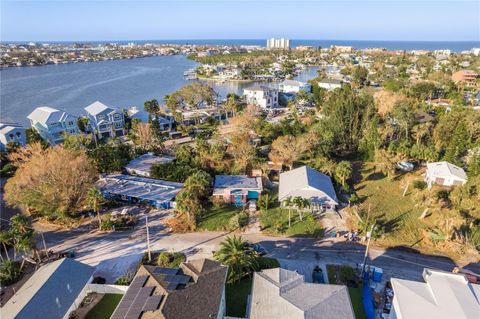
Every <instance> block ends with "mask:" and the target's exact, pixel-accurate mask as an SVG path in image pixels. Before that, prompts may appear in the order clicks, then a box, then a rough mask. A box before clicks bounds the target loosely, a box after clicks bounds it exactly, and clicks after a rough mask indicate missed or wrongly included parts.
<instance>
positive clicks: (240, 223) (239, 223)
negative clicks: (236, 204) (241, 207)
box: [228, 212, 248, 230]
mask: <svg viewBox="0 0 480 319" xmlns="http://www.w3.org/2000/svg"><path fill="white" fill-rule="evenodd" d="M247 225H248V213H247V212H240V213H238V214H235V215H233V216H232V218H230V220H229V222H228V229H229V230H235V229H238V228H242V227H245V226H247Z"/></svg>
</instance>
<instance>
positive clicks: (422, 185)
mask: <svg viewBox="0 0 480 319" xmlns="http://www.w3.org/2000/svg"><path fill="white" fill-rule="evenodd" d="M413 188H415V189H419V190H424V189H425V188H427V183H426V182H425V181H414V182H413Z"/></svg>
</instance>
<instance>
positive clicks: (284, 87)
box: [280, 80, 312, 93]
mask: <svg viewBox="0 0 480 319" xmlns="http://www.w3.org/2000/svg"><path fill="white" fill-rule="evenodd" d="M311 90H312V86H311V85H310V83H306V82H300V81H293V80H285V81H283V82H282V83H280V91H282V92H284V93H299V92H300V91H303V92H307V93H308V92H310V91H311Z"/></svg>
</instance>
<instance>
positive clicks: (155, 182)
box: [96, 174, 183, 208]
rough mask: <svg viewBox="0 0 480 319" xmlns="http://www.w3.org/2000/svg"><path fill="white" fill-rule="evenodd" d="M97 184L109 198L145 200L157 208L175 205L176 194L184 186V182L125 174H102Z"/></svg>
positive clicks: (127, 200)
mask: <svg viewBox="0 0 480 319" xmlns="http://www.w3.org/2000/svg"><path fill="white" fill-rule="evenodd" d="M96 185H97V187H98V188H99V189H100V191H101V192H102V194H103V196H105V197H106V198H108V199H115V200H120V201H125V202H128V203H139V202H145V203H147V204H149V205H151V206H155V207H157V208H172V207H174V204H173V203H174V201H175V196H177V194H178V192H180V190H181V189H182V187H183V184H182V183H176V182H170V181H165V180H161V179H154V178H146V177H140V176H131V175H124V174H111V175H106V176H102V177H101V178H100V179H99V181H98V182H97V184H96Z"/></svg>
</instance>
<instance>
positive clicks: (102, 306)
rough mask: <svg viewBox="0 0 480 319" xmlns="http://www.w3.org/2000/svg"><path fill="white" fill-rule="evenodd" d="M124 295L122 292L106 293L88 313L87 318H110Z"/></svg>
mask: <svg viewBox="0 0 480 319" xmlns="http://www.w3.org/2000/svg"><path fill="white" fill-rule="evenodd" d="M122 297H123V295H121V294H105V296H103V298H102V300H100V302H99V303H98V304H96V305H95V307H93V308H92V310H90V311H89V312H88V313H87V315H86V316H85V319H109V318H110V316H111V315H112V313H113V311H114V310H115V308H116V307H117V305H118V303H119V302H120V300H121V299H122Z"/></svg>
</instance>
